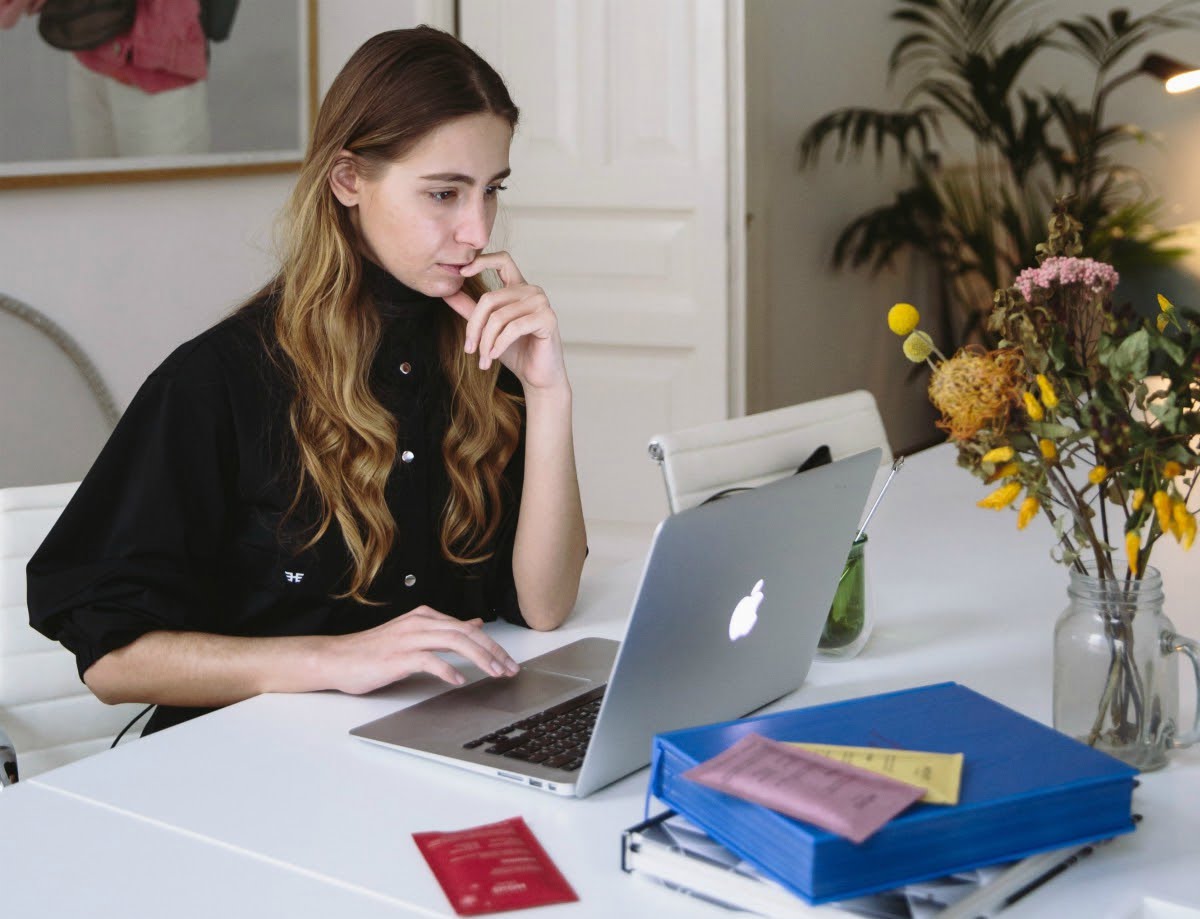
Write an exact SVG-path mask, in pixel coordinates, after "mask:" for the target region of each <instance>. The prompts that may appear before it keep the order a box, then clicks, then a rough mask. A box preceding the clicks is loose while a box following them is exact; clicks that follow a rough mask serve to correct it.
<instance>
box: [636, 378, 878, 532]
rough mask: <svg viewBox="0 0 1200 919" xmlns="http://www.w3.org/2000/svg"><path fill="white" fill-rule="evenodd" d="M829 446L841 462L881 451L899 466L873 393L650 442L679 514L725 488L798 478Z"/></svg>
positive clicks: (701, 427) (673, 508) (833, 398)
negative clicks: (796, 474) (812, 456)
mask: <svg viewBox="0 0 1200 919" xmlns="http://www.w3.org/2000/svg"><path fill="white" fill-rule="evenodd" d="M822 445H825V446H828V447H829V450H830V452H831V453H832V454H833V458H834V459H841V458H842V457H844V456H850V455H852V454H855V453H861V452H862V451H863V450H869V449H871V448H872V447H880V448H882V449H883V460H882V463H883V464H884V465H890V464H891V462H892V451H891V447H890V446H889V445H888V439H887V432H886V431H885V430H884V427H883V419H881V418H880V417H879V408H878V407H877V406H876V404H875V397H874V396H872V395H871V394H870V393H869V392H867V391H866V390H856V391H854V392H848V393H843V394H842V395H839V396H830V397H829V398H827V399H817V400H815V401H813V402H803V403H801V404H799V405H789V406H787V407H785V408H779V409H774V410H773V411H769V412H759V413H758V414H755V415H746V416H744V417H742V418H730V419H729V420H727V421H715V422H712V423H711V424H704V425H699V426H697V427H694V428H685V429H683V430H680V431H674V432H672V433H670V434H660V435H658V436H656V437H654V438H653V439H652V440H651V441H650V456H651V457H652V458H653V459H655V460H656V461H657V462H658V463H659V464H660V465H661V466H662V473H663V480H664V482H665V483H666V486H667V502H668V504H669V505H670V508H671V513H673V514H674V513H678V512H679V511H681V510H686V509H687V508H689V507H695V506H696V505H697V504H701V503H702V502H703V501H704V500H705V499H707V498H709V497H711V496H712V495H713V494H715V493H717V492H719V491H722V490H723V489H726V488H732V487H735V486H742V485H745V486H756V485H763V484H765V483H767V482H771V481H774V480H775V479H778V478H781V477H782V476H785V475H789V474H791V473H794V472H795V471H796V469H797V468H798V467H799V466H800V464H801V463H803V462H804V461H805V460H806V459H807V458H808V457H809V455H810V454H811V453H812V452H813V451H814V450H816V449H817V448H818V447H820V446H822Z"/></svg>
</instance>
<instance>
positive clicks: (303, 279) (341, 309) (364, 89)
mask: <svg viewBox="0 0 1200 919" xmlns="http://www.w3.org/2000/svg"><path fill="white" fill-rule="evenodd" d="M479 113H489V114H495V115H498V116H500V117H502V118H504V119H505V120H507V121H508V123H509V124H510V125H512V126H513V127H514V128H515V127H516V124H517V117H518V111H517V108H516V106H515V105H513V102H512V99H511V98H510V97H509V95H508V90H507V89H506V88H505V86H504V83H503V81H502V80H501V79H500V76H499V75H498V74H497V73H496V71H495V70H493V69H492V68H491V67H490V66H489V65H488V64H487V63H486V62H485V61H484V60H483V59H482V58H481V57H480V56H479V55H478V54H476V53H475V52H474V51H472V50H471V49H470V48H468V47H467V46H466V45H464V44H463V43H462V42H460V41H458V39H456V38H454V37H453V36H452V35H449V34H447V33H445V32H441V31H439V30H437V29H432V28H429V27H427V26H421V27H419V28H416V29H402V30H396V31H392V32H384V33H382V34H380V35H376V36H375V37H373V38H371V39H369V40H368V41H367V42H366V43H365V44H364V45H363V46H362V47H361V48H359V49H358V50H357V51H356V52H355V53H354V55H353V56H352V57H351V58H350V60H349V61H348V62H347V63H346V66H345V67H343V68H342V71H341V73H339V74H338V76H337V78H336V79H335V80H334V81H333V85H332V86H331V87H330V88H329V92H328V93H327V94H326V96H325V100H324V102H323V103H322V104H321V109H320V112H319V114H318V115H317V121H316V125H315V127H314V129H313V136H312V141H311V143H310V145H309V148H308V152H307V154H306V155H305V158H304V162H303V164H302V165H301V167H300V176H299V178H298V180H297V182H296V186H295V188H294V190H293V192H292V196H291V199H290V201H289V203H288V207H287V210H286V211H285V221H284V227H285V230H284V245H283V250H284V251H283V259H282V266H281V269H280V271H279V274H278V275H277V276H276V278H275V279H274V280H273V281H272V283H271V284H269V285H268V290H270V291H271V292H272V293H273V294H274V299H275V303H276V308H275V313H274V334H275V338H276V340H277V342H278V346H279V349H280V351H281V352H282V356H283V358H284V360H283V363H284V364H285V368H286V370H287V371H288V373H289V375H290V377H291V379H292V383H293V385H294V393H295V395H294V397H293V399H292V403H291V407H290V411H289V419H290V424H291V431H292V435H293V436H294V439H295V443H296V446H297V447H298V457H297V459H298V467H299V468H298V476H297V483H296V491H295V497H294V499H293V501H292V505H291V507H290V508H289V510H288V515H287V516H289V517H290V516H292V515H293V514H294V513H296V512H297V510H298V509H299V508H301V507H308V506H311V507H313V508H314V509H315V511H316V514H315V520H314V521H312V523H311V529H310V531H309V533H308V541H307V543H306V546H305V547H306V548H307V547H308V546H311V545H313V544H315V543H316V542H317V541H318V540H320V539H321V537H322V536H324V535H325V533H326V532H327V531H328V530H329V528H330V527H331V526H332V525H333V524H334V523H336V524H337V526H338V527H339V529H340V530H341V535H342V539H343V540H344V542H345V545H346V549H347V550H348V552H349V555H350V558H351V562H352V568H351V571H350V578H349V586H348V587H347V589H346V591H345V593H343V594H340V595H339V596H341V597H350V598H352V599H354V600H355V601H357V602H359V603H364V604H366V603H372V602H374V601H371V600H369V599H368V598H367V596H366V593H367V591H368V590H369V588H370V586H371V584H372V582H373V581H374V579H375V577H376V576H377V575H378V573H379V570H380V568H381V567H382V565H383V563H384V560H385V559H386V558H387V556H388V553H389V552H390V551H391V550H392V547H393V545H394V544H395V542H396V540H397V538H398V527H397V521H395V520H394V519H393V517H392V514H391V511H390V510H389V509H388V506H387V502H386V501H385V499H384V487H385V485H386V483H387V480H388V477H389V475H390V473H391V471H392V467H393V465H394V463H395V460H396V442H397V424H396V419H395V418H394V417H393V416H392V415H391V413H390V412H388V411H387V410H386V409H385V408H384V407H383V405H381V404H380V402H379V400H378V399H377V398H376V397H375V396H374V395H373V394H372V392H371V387H370V385H369V376H370V369H371V364H372V362H373V360H374V358H375V355H376V352H377V350H378V346H379V340H380V335H381V331H382V324H381V320H380V316H379V313H378V309H377V308H376V307H375V305H374V304H373V303H371V302H370V299H369V297H368V295H367V294H366V293H365V292H364V291H363V290H362V258H363V256H362V247H361V245H360V242H359V238H358V233H357V230H356V229H355V226H354V223H353V221H352V218H351V215H350V213H349V211H348V210H347V208H345V207H344V206H343V205H342V204H341V203H340V202H339V201H338V200H337V199H336V197H334V194H333V191H332V189H331V188H330V184H329V174H330V170H331V169H332V168H333V166H334V163H335V161H336V160H337V159H338V157H339V155H340V154H341V153H342V151H344V150H346V151H350V152H351V153H352V154H354V156H355V159H356V162H357V164H358V168H359V173H360V175H362V176H363V177H364V178H367V179H371V178H374V177H377V176H378V175H379V174H381V173H382V172H383V171H384V170H385V169H386V168H387V166H388V164H390V163H392V162H394V161H396V160H399V159H402V158H403V157H404V156H405V155H406V154H408V153H409V152H410V151H411V150H412V149H413V148H414V147H415V146H416V145H417V144H418V143H419V142H420V141H421V140H422V138H424V137H425V136H426V135H428V134H429V133H430V132H431V131H433V130H434V129H435V128H437V127H439V126H440V125H442V124H444V123H445V122H447V121H450V120H451V119H454V118H458V117H461V116H464V115H474V114H479ZM463 289H464V290H465V291H466V292H467V293H468V294H469V295H470V296H471V297H472V298H474V299H478V298H479V296H480V295H481V294H483V293H484V292H485V291H486V289H487V288H486V287H485V286H484V283H483V282H482V281H481V280H480V279H479V278H478V277H474V278H468V279H467V281H466V283H465V284H464V287H463ZM439 322H440V327H439V330H438V351H439V361H440V365H441V369H442V372H443V374H444V376H445V378H446V380H447V383H448V385H449V387H450V391H451V399H450V412H449V423H448V425H447V430H446V435H445V438H444V440H443V443H442V456H443V460H444V462H445V466H446V469H447V471H448V476H449V484H450V494H449V498H448V500H447V502H446V506H445V508H444V509H443V511H442V517H441V532H440V542H441V550H442V554H443V555H444V556H445V557H446V558H448V559H450V560H451V561H454V562H457V563H460V564H472V563H475V562H478V561H482V560H483V559H485V558H487V557H488V556H489V554H490V553H489V552H488V548H487V547H488V545H489V541H490V540H491V538H492V537H493V536H494V535H495V532H496V529H497V527H498V525H499V522H500V520H499V518H500V508H501V502H500V499H501V494H500V490H501V485H502V473H503V471H504V467H505V466H506V465H507V463H508V461H509V459H510V458H511V457H512V455H513V451H514V450H515V448H516V444H517V440H518V436H519V432H520V424H521V418H520V407H519V405H520V398H519V397H517V396H513V395H511V394H509V393H506V392H504V391H503V390H501V389H498V388H497V386H496V379H497V374H498V372H499V366H500V365H499V363H498V362H497V363H496V364H493V366H492V368H491V369H490V371H488V372H481V371H480V370H479V368H478V365H477V364H476V363H475V362H474V361H472V359H471V356H469V355H467V354H466V353H465V352H464V351H463V343H464V337H465V335H464V333H465V328H466V323H465V321H464V320H463V319H461V318H460V317H459V316H458V315H457V314H455V313H454V312H453V311H452V310H450V309H449V308H447V309H446V310H445V311H444V312H443V313H441V314H440V315H439ZM314 498H315V501H313V500H312V499H314ZM403 523H404V522H403V521H401V525H403ZM413 525H414V526H421V525H423V522H421V521H413ZM401 538H402V537H401Z"/></svg>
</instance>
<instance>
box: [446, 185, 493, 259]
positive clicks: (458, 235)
mask: <svg viewBox="0 0 1200 919" xmlns="http://www.w3.org/2000/svg"><path fill="white" fill-rule="evenodd" d="M491 231H492V227H491V220H490V219H489V215H488V206H487V201H486V200H484V199H483V198H482V197H481V198H480V199H479V200H477V201H472V202H470V203H469V204H467V205H466V206H465V207H463V210H462V213H461V215H460V219H459V223H458V228H457V231H456V232H455V234H454V238H455V241H456V242H460V243H462V244H463V245H467V246H470V247H471V248H472V249H483V248H486V246H487V242H488V237H489V236H490V235H491Z"/></svg>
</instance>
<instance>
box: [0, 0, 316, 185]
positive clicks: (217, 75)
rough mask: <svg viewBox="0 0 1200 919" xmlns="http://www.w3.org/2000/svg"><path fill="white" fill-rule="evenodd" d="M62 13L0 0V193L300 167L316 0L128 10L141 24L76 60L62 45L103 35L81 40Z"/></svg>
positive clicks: (312, 102) (48, 5)
mask: <svg viewBox="0 0 1200 919" xmlns="http://www.w3.org/2000/svg"><path fill="white" fill-rule="evenodd" d="M55 5H56V0H46V2H45V5H42V4H39V3H37V2H36V0H0V189H3V188H29V187H50V186H63V185H82V184H90V183H99V182H134V181H146V180H151V179H172V178H188V177H200V176H213V175H251V174H262V173H272V172H288V171H291V170H294V169H295V168H296V167H297V165H298V164H299V162H300V159H301V158H302V156H303V154H304V147H305V144H306V143H307V140H308V134H309V130H310V125H311V123H312V119H313V116H314V115H315V112H316V106H317V47H316V30H317V0H179V2H171V3H165V2H161V0H160V2H144V0H143V2H138V3H134V2H133V0H130V3H129V8H130V10H131V11H132V10H134V9H136V13H132V12H131V15H133V16H134V17H135V18H134V19H133V22H132V25H128V24H127V23H128V20H126V21H125V22H123V23H122V25H124V26H125V28H124V30H123V31H121V32H119V33H118V34H116V35H114V36H112V37H108V38H104V40H103V41H101V42H100V43H99V44H91V45H90V47H86V48H80V49H78V50H73V51H72V50H67V49H66V48H64V47H61V46H62V45H63V44H71V43H74V42H76V41H84V42H94V41H95V38H96V36H93V35H90V34H87V33H85V34H84V35H83V36H81V37H76V36H75V35H74V34H73V29H72V28H71V27H70V22H71V20H70V19H68V18H67V14H66V12H62V13H60V14H59V18H58V19H55V18H54V15H55ZM85 5H86V4H85V3H82V2H79V0H74V2H60V3H58V7H59V9H60V10H64V11H65V10H66V8H68V7H81V6H85ZM107 5H109V6H111V5H112V4H107ZM30 6H32V7H34V8H37V7H40V11H39V12H35V13H32V14H23V13H24V12H25V10H27V9H28V8H29V7H30ZM47 17H50V18H49V20H47ZM64 22H65V23H66V25H65V26H64ZM52 42H53V43H52ZM164 48H165V49H166V50H165V51H164Z"/></svg>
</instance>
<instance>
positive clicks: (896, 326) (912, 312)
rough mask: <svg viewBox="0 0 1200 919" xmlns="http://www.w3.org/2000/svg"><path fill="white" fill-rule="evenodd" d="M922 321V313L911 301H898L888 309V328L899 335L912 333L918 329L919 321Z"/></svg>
mask: <svg viewBox="0 0 1200 919" xmlns="http://www.w3.org/2000/svg"><path fill="white" fill-rule="evenodd" d="M920 321H921V314H920V313H918V312H917V308H916V307H915V306H913V305H912V304H911V303H897V304H896V305H895V306H893V307H892V308H891V309H890V310H888V315H887V324H888V328H889V329H891V330H892V331H893V332H895V333H896V334H897V335H911V334H912V333H913V332H915V331H916V330H917V323H919V322H920Z"/></svg>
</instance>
